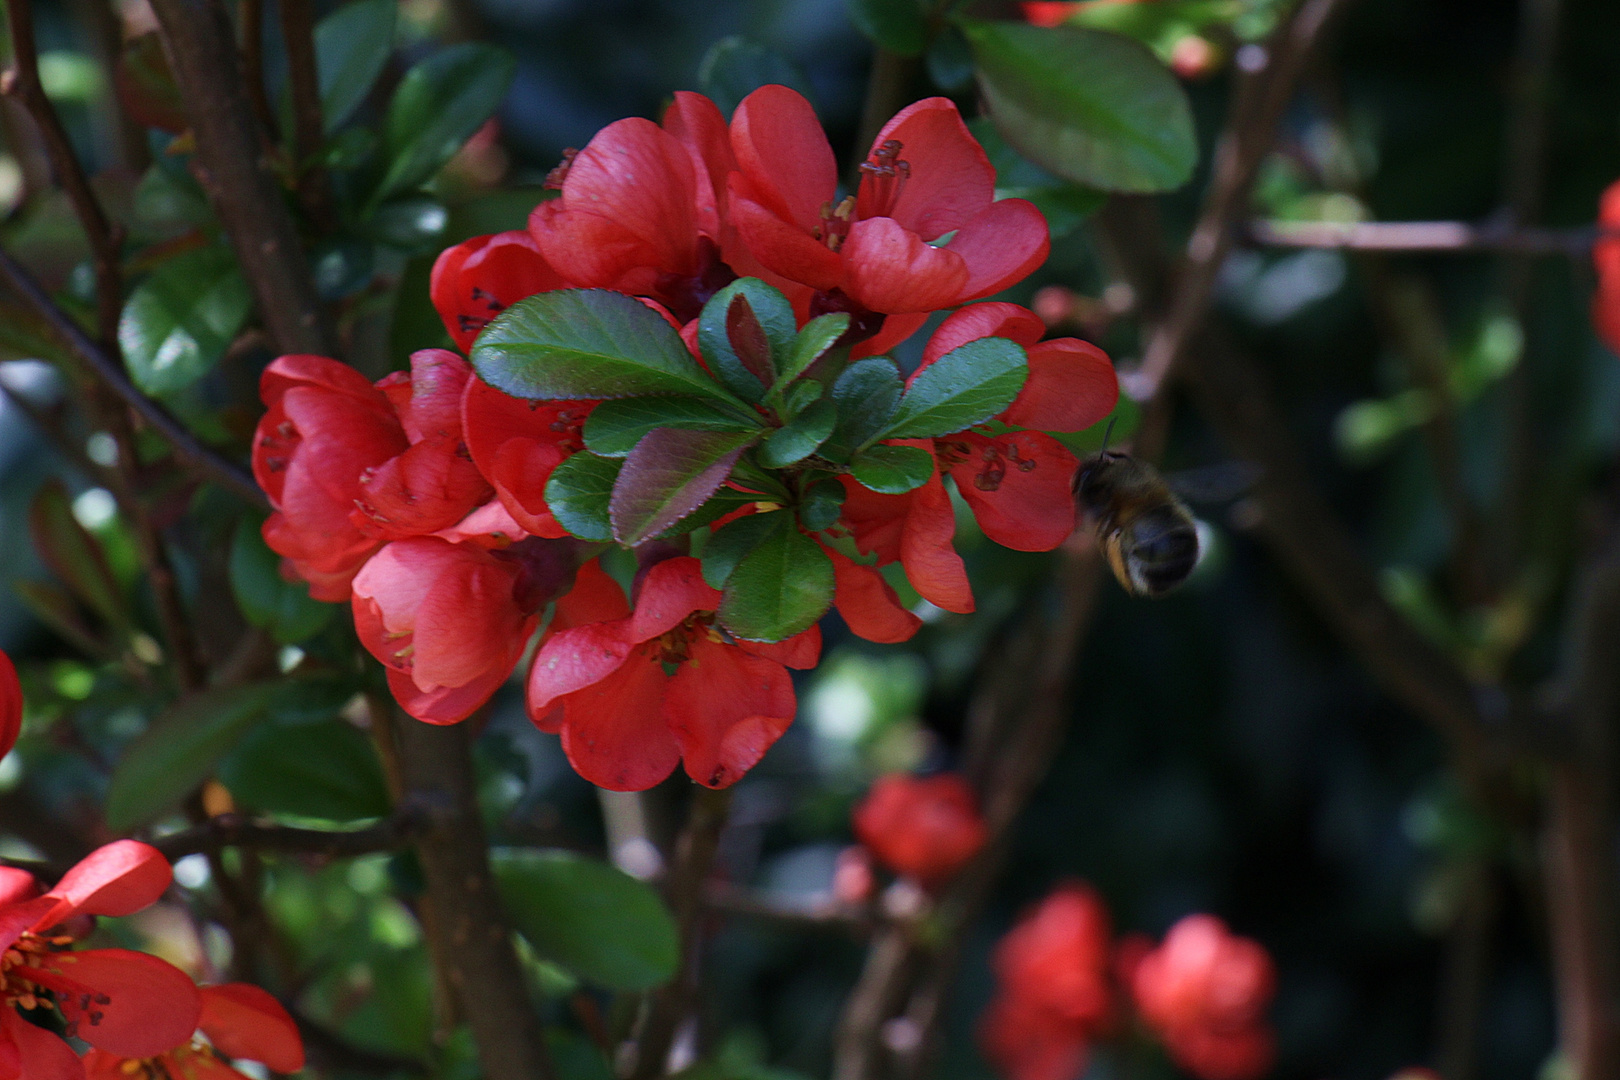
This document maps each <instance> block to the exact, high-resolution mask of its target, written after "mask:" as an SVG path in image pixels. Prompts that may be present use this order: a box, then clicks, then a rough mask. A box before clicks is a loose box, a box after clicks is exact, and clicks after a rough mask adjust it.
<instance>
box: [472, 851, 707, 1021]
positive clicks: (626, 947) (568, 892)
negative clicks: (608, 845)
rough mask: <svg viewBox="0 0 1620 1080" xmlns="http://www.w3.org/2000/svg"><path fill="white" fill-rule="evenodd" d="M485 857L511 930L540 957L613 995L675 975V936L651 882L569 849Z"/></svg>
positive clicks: (677, 955) (496, 853) (677, 947)
mask: <svg viewBox="0 0 1620 1080" xmlns="http://www.w3.org/2000/svg"><path fill="white" fill-rule="evenodd" d="M490 854H491V861H492V863H493V864H494V870H495V881H496V884H497V886H498V887H499V889H500V893H501V903H502V905H503V906H504V907H505V908H506V912H507V914H508V915H509V916H510V917H511V919H512V926H513V927H514V928H515V929H516V930H517V932H518V933H520V934H522V935H523V937H524V938H525V939H526V940H527V941H528V943H529V944H530V945H531V946H532V947H533V948H534V951H535V952H536V953H538V954H539V955H540V956H542V957H544V958H545V959H547V960H551V961H553V962H554V963H557V964H560V965H562V966H563V967H565V968H567V969H568V970H569V971H571V972H573V973H574V974H576V975H578V976H579V977H580V978H582V979H584V980H586V981H587V982H592V983H596V984H598V985H600V986H605V987H608V988H610V989H613V990H649V989H651V988H652V987H655V986H658V985H659V984H661V983H664V982H667V981H669V979H670V978H671V977H672V976H673V975H674V974H675V966H676V963H677V962H678V961H679V959H680V936H679V934H678V932H677V930H676V928H675V920H674V919H673V918H672V917H671V916H670V914H669V911H668V909H666V908H665V907H664V903H663V901H662V900H660V899H659V898H658V893H657V891H656V890H654V889H653V887H652V886H651V885H648V884H646V883H645V882H641V881H637V880H636V879H635V878H633V877H631V876H630V875H629V874H626V873H624V872H623V871H620V870H616V869H614V868H613V867H611V866H609V865H607V864H606V863H602V862H597V861H596V860H594V859H587V858H585V857H584V856H581V855H575V854H573V853H572V852H568V851H503V850H500V849H496V850H495V851H493V852H491V853H490Z"/></svg>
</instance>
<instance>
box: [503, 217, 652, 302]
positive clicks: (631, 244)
mask: <svg viewBox="0 0 1620 1080" xmlns="http://www.w3.org/2000/svg"><path fill="white" fill-rule="evenodd" d="M529 232H530V233H531V234H532V235H533V236H534V238H535V241H536V243H538V244H539V245H540V250H541V251H542V252H545V253H546V255H547V257H548V260H551V261H555V262H556V263H557V264H558V265H559V266H560V267H561V268H562V271H563V277H564V279H565V281H566V283H567V284H569V285H573V286H580V287H584V288H602V289H617V290H620V291H639V292H648V291H651V289H652V288H653V285H654V283H655V281H656V279H657V275H658V271H657V269H656V267H657V266H658V265H659V259H660V253H659V252H658V251H657V250H656V249H655V248H654V247H652V246H651V245H649V244H648V243H647V241H646V239H645V238H643V237H641V236H638V235H636V234H635V233H634V232H632V231H631V230H630V229H629V228H628V227H626V226H625V225H624V224H622V223H621V222H618V221H615V220H613V219H612V218H609V217H603V216H602V215H601V214H593V213H591V212H590V210H589V209H586V208H583V204H582V208H579V209H574V208H568V207H565V206H564V205H563V202H562V200H561V199H553V200H551V201H550V202H543V203H541V204H540V205H539V206H537V207H535V208H534V212H533V213H531V214H530V215H529ZM638 270H641V271H645V272H644V273H643V274H641V275H640V276H639V278H638V279H637V280H636V281H633V282H632V281H630V280H627V279H628V278H629V277H630V276H631V275H633V274H634V273H635V272H636V271H638Z"/></svg>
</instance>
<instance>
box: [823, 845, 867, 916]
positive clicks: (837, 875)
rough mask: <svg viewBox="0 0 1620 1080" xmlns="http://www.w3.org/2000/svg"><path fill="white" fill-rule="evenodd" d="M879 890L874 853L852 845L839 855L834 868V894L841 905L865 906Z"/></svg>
mask: <svg viewBox="0 0 1620 1080" xmlns="http://www.w3.org/2000/svg"><path fill="white" fill-rule="evenodd" d="M876 888H877V879H876V875H874V874H873V872H872V853H871V852H869V851H867V850H866V849H865V848H863V847H861V846H860V845H859V844H851V845H850V846H849V847H847V848H845V849H844V850H842V851H840V852H839V853H838V861H837V863H836V864H834V866H833V879H832V894H833V896H834V898H836V899H837V900H838V901H839V902H840V903H845V904H864V903H866V902H867V901H869V900H871V899H872V893H873V891H874V890H876Z"/></svg>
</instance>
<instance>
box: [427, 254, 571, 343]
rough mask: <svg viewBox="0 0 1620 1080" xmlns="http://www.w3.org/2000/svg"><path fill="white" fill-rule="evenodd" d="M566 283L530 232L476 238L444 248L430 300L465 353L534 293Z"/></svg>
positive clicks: (431, 288)
mask: <svg viewBox="0 0 1620 1080" xmlns="http://www.w3.org/2000/svg"><path fill="white" fill-rule="evenodd" d="M565 284H566V283H565V282H564V281H563V279H562V275H560V274H558V273H557V272H556V271H555V270H553V269H552V268H551V265H550V264H549V263H547V262H546V257H545V256H544V255H542V254H541V253H540V245H539V244H537V243H536V242H535V239H534V237H533V236H531V235H530V234H529V232H528V231H527V230H513V231H511V232H503V233H495V234H494V235H493V236H475V237H473V238H472V239H471V240H468V241H466V242H464V243H461V244H457V245H456V246H455V247H450V248H446V249H445V250H444V251H443V252H441V253H440V254H439V258H438V259H437V261H435V262H434V264H433V275H432V277H431V278H430V279H429V284H428V294H429V296H431V297H432V299H433V306H434V307H435V308H437V309H438V312H439V318H441V319H443V320H444V326H445V329H447V330H449V331H450V336H451V337H452V338H453V339H455V343H456V345H457V347H458V348H460V349H461V350H462V351H463V352H466V351H468V350H470V349H471V348H472V343H473V340H474V339H475V338H477V337H478V334H479V331H481V330H483V328H484V326H485V325H487V324H488V322H489V320H491V319H493V318H494V317H495V316H496V315H498V314H500V312H501V311H503V310H504V309H506V308H508V307H511V306H512V305H513V304H515V303H517V302H518V301H519V300H522V299H523V298H524V297H526V296H533V295H534V294H535V293H540V292H549V291H550V290H552V289H560V288H562V287H563V286H564V285H565Z"/></svg>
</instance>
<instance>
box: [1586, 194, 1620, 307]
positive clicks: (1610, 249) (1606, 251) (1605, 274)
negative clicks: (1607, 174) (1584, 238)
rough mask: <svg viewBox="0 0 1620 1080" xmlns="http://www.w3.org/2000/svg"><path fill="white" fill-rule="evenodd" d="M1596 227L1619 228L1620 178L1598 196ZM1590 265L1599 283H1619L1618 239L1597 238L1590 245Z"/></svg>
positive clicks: (1619, 242)
mask: <svg viewBox="0 0 1620 1080" xmlns="http://www.w3.org/2000/svg"><path fill="white" fill-rule="evenodd" d="M1597 224H1598V228H1600V229H1605V230H1612V229H1617V228H1620V180H1616V181H1615V182H1614V183H1612V184H1610V185H1609V186H1608V187H1606V188H1604V189H1603V194H1602V195H1601V196H1600V197H1599V198H1598V219H1597ZM1592 265H1593V266H1594V267H1595V268H1596V269H1597V273H1598V279H1599V282H1600V284H1605V285H1609V286H1610V287H1613V286H1615V285H1620V239H1606V240H1599V241H1598V242H1597V243H1595V244H1593V245H1592Z"/></svg>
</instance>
